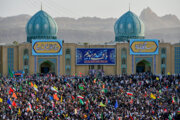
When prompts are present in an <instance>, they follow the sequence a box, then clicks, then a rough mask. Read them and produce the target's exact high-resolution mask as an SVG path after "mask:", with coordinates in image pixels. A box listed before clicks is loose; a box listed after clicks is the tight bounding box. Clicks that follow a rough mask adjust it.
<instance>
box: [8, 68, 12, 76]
mask: <svg viewBox="0 0 180 120" xmlns="http://www.w3.org/2000/svg"><path fill="white" fill-rule="evenodd" d="M8 72H9V74H10V76H11V77H13V73H12V71H11V68H10V67H8Z"/></svg>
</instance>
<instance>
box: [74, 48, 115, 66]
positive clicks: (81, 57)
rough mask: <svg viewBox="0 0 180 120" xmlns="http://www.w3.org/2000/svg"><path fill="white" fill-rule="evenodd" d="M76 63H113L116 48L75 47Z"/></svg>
mask: <svg viewBox="0 0 180 120" xmlns="http://www.w3.org/2000/svg"><path fill="white" fill-rule="evenodd" d="M76 64H77V65H94V64H98V65H104V64H105V65H115V64H116V49H115V48H77V49H76Z"/></svg>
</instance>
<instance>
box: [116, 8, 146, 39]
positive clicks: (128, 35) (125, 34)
mask: <svg viewBox="0 0 180 120" xmlns="http://www.w3.org/2000/svg"><path fill="white" fill-rule="evenodd" d="M114 32H115V42H124V41H127V42H128V41H129V39H144V24H143V22H142V21H141V20H140V19H139V18H138V16H137V15H135V14H134V13H133V12H131V11H128V12H126V13H125V14H124V15H122V16H121V17H120V18H119V19H118V20H117V21H116V23H115V25H114Z"/></svg>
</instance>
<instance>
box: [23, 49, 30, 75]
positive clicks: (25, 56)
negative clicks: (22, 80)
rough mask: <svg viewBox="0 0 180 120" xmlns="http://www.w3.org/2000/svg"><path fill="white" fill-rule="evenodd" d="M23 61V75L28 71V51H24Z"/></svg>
mask: <svg viewBox="0 0 180 120" xmlns="http://www.w3.org/2000/svg"><path fill="white" fill-rule="evenodd" d="M23 61H24V63H23V64H24V72H25V74H28V71H29V69H28V68H29V67H28V65H29V51H28V49H24V57H23Z"/></svg>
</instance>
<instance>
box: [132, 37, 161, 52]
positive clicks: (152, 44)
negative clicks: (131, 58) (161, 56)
mask: <svg viewBox="0 0 180 120" xmlns="http://www.w3.org/2000/svg"><path fill="white" fill-rule="evenodd" d="M158 48H159V42H158V40H157V39H131V40H130V54H131V55H143V54H149V55H154V54H158Z"/></svg>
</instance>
